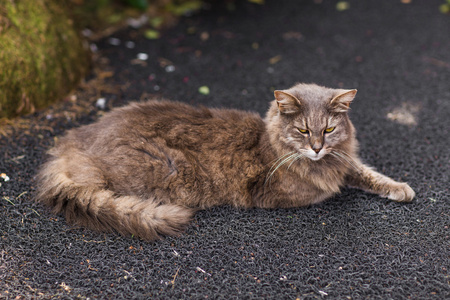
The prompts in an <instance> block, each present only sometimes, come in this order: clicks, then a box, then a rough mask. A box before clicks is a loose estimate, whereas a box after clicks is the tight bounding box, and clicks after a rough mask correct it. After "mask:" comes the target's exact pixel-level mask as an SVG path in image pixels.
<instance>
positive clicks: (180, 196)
mask: <svg viewBox="0 0 450 300" xmlns="http://www.w3.org/2000/svg"><path fill="white" fill-rule="evenodd" d="M274 95H275V99H274V100H273V101H272V102H271V103H270V108H269V110H268V112H267V114H266V117H265V119H262V118H261V117H260V115H258V114H257V113H252V112H244V111H239V110H233V109H208V108H205V107H193V106H190V105H187V104H184V103H179V102H169V101H156V100H152V101H147V102H141V103H137V102H135V103H131V104H129V105H127V106H124V107H122V108H117V109H114V110H112V111H111V112H109V113H107V114H105V115H104V116H103V117H102V118H101V119H100V120H99V121H98V122H96V123H93V124H90V125H86V126H82V127H79V128H76V129H73V130H70V131H69V132H68V133H67V135H66V136H64V137H62V138H61V139H60V141H59V142H58V143H57V145H56V146H55V147H54V148H52V149H50V150H49V152H48V155H49V158H48V161H47V162H45V163H44V164H43V166H42V168H41V169H40V171H39V172H38V174H37V177H36V178H37V183H38V185H37V195H36V199H37V201H40V202H42V203H44V204H46V205H47V206H50V207H52V208H53V210H54V212H55V213H64V214H65V217H66V219H67V221H68V222H69V223H72V224H77V225H82V226H86V227H88V228H91V229H95V230H100V231H113V230H115V231H117V232H119V233H121V234H123V235H132V236H137V237H140V238H142V239H144V240H154V239H158V238H161V236H164V235H177V234H179V233H180V232H181V231H182V230H183V229H184V228H185V227H186V226H187V225H188V224H189V222H190V220H191V218H192V217H193V214H194V213H195V211H196V210H198V209H205V208H208V207H211V206H216V205H232V206H235V207H242V208H251V207H260V208H290V207H300V206H307V205H312V204H315V203H319V202H321V201H323V200H325V199H327V198H330V197H332V196H333V195H335V194H336V193H338V192H339V191H340V189H341V188H342V187H344V186H346V185H349V186H353V187H357V188H360V189H363V190H365V191H368V192H371V193H375V194H378V195H380V196H381V197H386V198H389V199H392V200H394V201H399V202H409V201H411V200H412V199H413V198H414V196H415V193H414V191H413V190H412V189H411V187H409V185H408V184H406V183H400V182H396V181H394V180H392V179H391V178H389V177H387V176H384V175H382V174H380V173H378V172H376V171H374V170H373V169H372V168H370V167H368V166H366V165H365V164H363V163H362V162H361V160H360V158H359V157H358V154H357V152H358V142H357V140H356V138H355V129H354V126H353V124H352V122H351V121H350V119H349V117H348V110H349V106H350V103H351V102H352V101H353V100H354V97H355V95H356V90H354V89H353V90H344V89H332V88H326V87H322V86H319V85H316V84H303V83H299V84H296V85H294V86H293V87H291V88H289V89H287V90H276V91H275V92H274Z"/></svg>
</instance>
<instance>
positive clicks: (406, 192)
mask: <svg viewBox="0 0 450 300" xmlns="http://www.w3.org/2000/svg"><path fill="white" fill-rule="evenodd" d="M415 196H416V193H415V192H414V191H413V189H412V188H411V187H410V186H409V185H408V184H407V183H404V182H398V183H396V185H395V186H393V187H392V188H390V189H389V192H388V194H387V198H388V199H391V200H394V201H397V202H411V201H412V200H413V198H414V197H415Z"/></svg>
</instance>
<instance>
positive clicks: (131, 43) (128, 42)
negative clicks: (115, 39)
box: [125, 41, 136, 49]
mask: <svg viewBox="0 0 450 300" xmlns="http://www.w3.org/2000/svg"><path fill="white" fill-rule="evenodd" d="M134 46H136V44H135V43H134V42H132V41H127V42H126V43H125V47H127V48H128V49H133V48H134Z"/></svg>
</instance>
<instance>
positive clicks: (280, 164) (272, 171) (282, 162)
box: [264, 152, 299, 184]
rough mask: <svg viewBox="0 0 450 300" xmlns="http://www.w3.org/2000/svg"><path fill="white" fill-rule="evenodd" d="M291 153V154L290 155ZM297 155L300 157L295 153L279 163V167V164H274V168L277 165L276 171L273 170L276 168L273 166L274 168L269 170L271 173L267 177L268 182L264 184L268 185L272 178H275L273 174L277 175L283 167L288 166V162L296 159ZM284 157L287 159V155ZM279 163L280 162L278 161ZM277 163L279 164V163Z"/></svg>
mask: <svg viewBox="0 0 450 300" xmlns="http://www.w3.org/2000/svg"><path fill="white" fill-rule="evenodd" d="M290 153H292V152H290ZM290 153H289V154H290ZM297 155H299V154H298V153H296V152H295V153H293V154H290V155H289V156H288V157H287V158H285V159H284V160H282V161H281V162H279V163H278V165H277V163H275V164H274V166H275V165H277V166H276V167H275V169H273V167H274V166H272V168H270V170H269V172H268V176H267V178H266V181H265V182H264V184H266V183H267V182H268V181H270V179H272V176H273V174H275V172H276V171H277V170H278V169H279V168H280V167H281V166H283V165H284V164H286V163H287V162H288V161H290V160H291V159H293V158H294V157H296V156H297ZM283 157H286V155H284V156H283ZM283 157H282V158H281V159H283ZM278 161H279V160H278ZM278 161H277V162H278ZM272 169H273V170H272Z"/></svg>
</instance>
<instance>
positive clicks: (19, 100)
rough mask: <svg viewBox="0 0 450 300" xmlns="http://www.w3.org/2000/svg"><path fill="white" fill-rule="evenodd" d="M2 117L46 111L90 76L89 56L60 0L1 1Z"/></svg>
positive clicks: (0, 100) (0, 87)
mask: <svg viewBox="0 0 450 300" xmlns="http://www.w3.org/2000/svg"><path fill="white" fill-rule="evenodd" d="M0 8H1V9H0V49H1V51H0V70H1V72H0V117H11V116H14V115H17V114H21V113H27V112H30V111H33V110H34V109H35V108H41V107H44V106H46V105H48V104H49V103H52V102H54V101H55V100H56V99H58V98H61V97H63V96H64V95H66V94H67V93H68V92H70V90H71V89H73V88H74V87H75V85H76V84H77V83H78V82H79V80H80V79H81V78H82V77H83V76H84V75H85V73H86V71H87V69H88V65H89V57H88V54H87V51H86V49H84V47H83V45H82V41H81V39H80V37H79V36H78V34H77V32H76V31H75V30H74V29H73V24H72V23H73V22H72V20H71V19H70V18H68V17H67V13H66V10H65V8H64V7H63V6H61V4H60V1H58V0H52V1H51V0H21V1H10V0H0Z"/></svg>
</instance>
